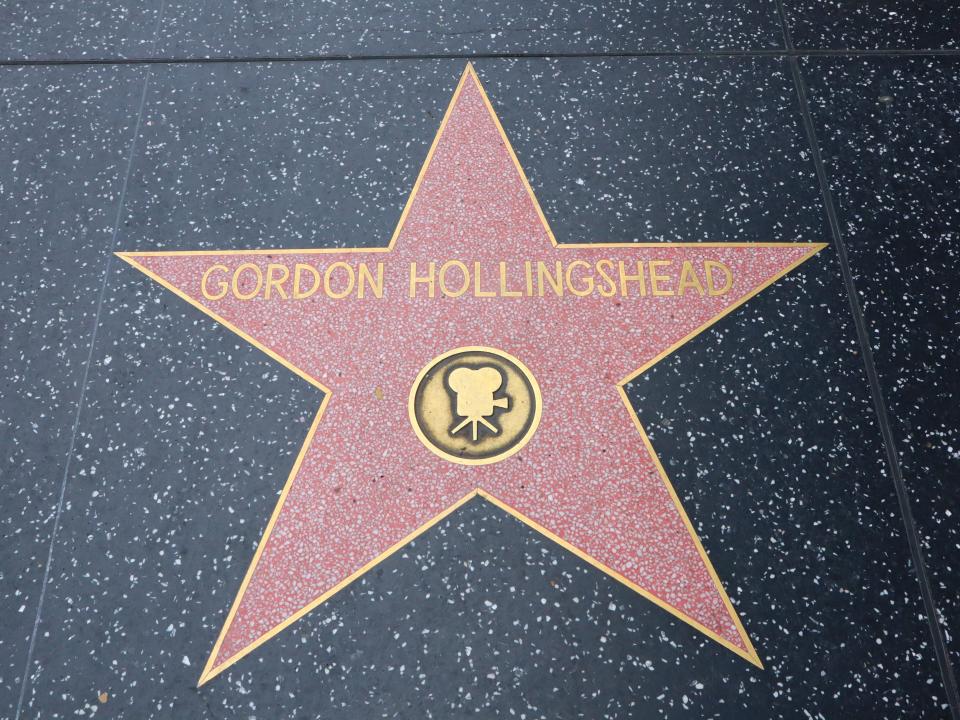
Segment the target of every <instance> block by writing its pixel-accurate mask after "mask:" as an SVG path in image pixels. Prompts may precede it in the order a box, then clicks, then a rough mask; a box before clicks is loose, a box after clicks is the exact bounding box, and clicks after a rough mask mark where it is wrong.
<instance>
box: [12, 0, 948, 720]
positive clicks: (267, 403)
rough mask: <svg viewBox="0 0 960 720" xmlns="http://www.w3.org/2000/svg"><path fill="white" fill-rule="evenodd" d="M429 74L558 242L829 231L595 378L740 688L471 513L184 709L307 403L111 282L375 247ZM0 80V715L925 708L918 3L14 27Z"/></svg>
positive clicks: (613, 5) (695, 651)
mask: <svg viewBox="0 0 960 720" xmlns="http://www.w3.org/2000/svg"><path fill="white" fill-rule="evenodd" d="M501 55H511V56H527V57H497V56H501ZM347 56H349V57H347ZM270 58H284V61H283V62H270V61H269V60H270ZM468 59H473V60H474V61H475V63H474V64H475V67H476V70H477V73H478V74H479V76H480V78H481V79H482V81H483V84H484V86H485V88H486V90H487V92H488V93H489V95H490V99H491V101H492V103H493V105H494V106H495V108H496V111H497V113H498V115H499V117H500V119H501V120H502V122H503V125H504V129H505V132H506V134H507V136H508V137H509V138H510V140H511V142H512V143H513V147H514V148H515V150H516V152H517V155H518V157H519V161H520V163H521V164H522V166H523V168H524V170H525V171H526V173H527V175H528V177H529V179H530V183H531V185H532V187H533V190H534V192H535V193H536V195H537V197H538V198H539V201H540V203H541V205H542V207H543V211H544V213H545V215H546V216H547V218H548V219H549V221H550V224H551V226H552V228H553V231H554V233H555V234H556V237H557V240H558V242H560V243H589V242H648V243H653V242H664V243H668V242H673V243H677V242H690V243H694V242H696V243H699V242H737V243H749V242H770V241H775V242H818V243H819V242H824V243H828V244H829V246H828V247H827V248H826V249H825V250H823V251H822V252H821V253H819V254H818V255H817V256H816V257H814V258H813V259H811V260H809V261H808V262H806V263H805V264H804V265H803V266H802V267H800V268H799V269H798V270H796V271H794V272H793V273H792V274H790V275H788V276H786V277H785V278H783V279H782V280H780V281H778V282H777V283H776V284H774V285H773V286H772V287H770V288H768V289H766V290H765V291H764V292H762V293H761V294H759V295H757V296H756V297H754V298H753V299H751V300H750V301H749V302H748V303H746V304H745V305H744V306H743V307H741V308H739V309H738V310H736V311H735V312H733V313H732V314H730V315H728V316H727V317H725V318H723V319H722V320H721V321H720V322H718V323H717V324H715V325H713V326H712V327H711V328H710V329H709V330H707V331H706V332H704V333H702V334H701V335H699V336H698V337H696V338H694V339H693V340H691V341H690V342H688V343H687V344H685V345H684V346H683V347H682V348H680V349H679V350H678V351H677V352H676V353H674V354H673V355H671V356H669V357H668V358H666V359H664V360H663V361H661V362H660V363H658V364H657V365H656V366H654V367H653V368H651V369H650V370H649V371H647V372H646V373H644V374H643V375H642V376H641V377H639V378H638V379H636V380H635V381H633V382H632V383H630V384H629V385H628V386H627V388H626V390H627V394H628V397H629V399H630V401H631V403H632V404H633V406H634V408H635V409H636V412H637V415H638V417H639V419H640V420H641V422H642V423H643V425H644V426H645V427H646V429H647V432H648V433H649V435H650V440H651V442H652V443H653V445H654V446H655V447H656V450H657V453H658V455H659V458H660V460H661V461H662V463H663V465H664V467H665V470H666V472H667V474H668V475H669V476H670V478H671V480H672V481H673V485H674V487H675V489H676V491H677V494H678V496H679V499H680V501H681V502H682V504H683V506H684V507H685V508H686V511H687V513H688V514H689V515H690V518H691V520H692V523H693V527H694V529H695V531H696V532H697V534H698V535H699V537H700V539H701V540H702V542H703V545H704V547H705V549H706V551H707V553H708V555H709V558H710V560H711V561H712V563H713V566H714V567H715V569H716V571H717V574H718V576H719V577H720V578H721V579H722V582H723V585H724V587H725V588H726V591H727V593H728V594H729V596H730V600H731V602H732V604H733V606H734V607H735V608H736V611H737V613H738V614H739V615H740V617H741V618H742V619H743V622H744V626H745V629H746V632H747V633H748V634H749V636H750V638H751V639H752V641H753V643H754V644H755V645H756V647H757V650H758V653H759V656H760V658H761V659H762V662H763V665H764V669H762V670H760V669H758V668H756V667H754V666H752V665H750V664H748V663H746V662H745V661H744V660H743V659H742V658H740V657H738V656H737V655H734V654H732V653H731V652H729V650H727V649H725V648H723V647H720V646H719V645H718V644H717V643H715V642H713V641H712V640H710V639H709V638H708V637H706V636H705V635H703V634H701V633H700V632H698V631H697V630H695V629H694V628H693V627H691V626H690V625H688V624H686V623H684V622H681V621H680V620H678V619H677V618H676V617H674V616H673V615H671V614H669V613H667V612H664V611H663V610H662V609H660V608H658V607H657V606H656V605H654V604H653V603H651V602H649V601H648V600H646V599H645V598H644V597H641V596H640V595H638V594H637V593H635V592H634V591H632V590H630V589H629V588H628V587H626V586H624V585H622V584H620V583H619V582H617V581H616V580H614V579H613V578H612V577H610V576H608V575H606V574H604V573H603V572H601V571H600V570H598V569H597V568H595V567H593V566H591V565H590V564H588V563H586V562H584V561H583V560H581V559H580V558H578V557H576V556H575V555H573V554H571V553H569V552H567V551H566V550H564V549H563V548H562V547H561V546H559V545H556V544H554V543H553V542H551V541H550V540H548V539H547V538H545V537H543V536H542V535H540V534H538V533H537V532H535V531H534V530H532V529H531V528H530V527H528V526H526V525H524V524H523V523H521V522H519V521H518V520H517V519H516V518H514V517H512V516H511V515H509V514H507V513H505V512H503V511H502V510H501V509H499V508H498V507H496V506H495V505H493V504H491V503H488V502H486V501H484V500H482V499H480V498H475V499H473V500H471V501H470V502H468V503H467V504H466V505H464V506H463V507H461V508H460V509H459V510H457V511H455V512H454V513H453V514H451V515H450V516H449V517H447V518H446V519H444V520H443V521H442V522H440V523H439V524H437V525H436V526H435V527H433V528H432V529H430V530H429V531H427V532H426V533H424V534H423V535H421V536H419V537H417V538H416V539H415V540H414V541H413V542H411V543H410V544H409V545H408V546H406V547H405V548H403V549H402V550H400V551H398V552H397V553H395V554H393V555H392V556H390V557H389V558H387V559H386V560H384V561H383V562H382V563H380V564H379V565H377V566H376V567H375V568H374V569H372V570H371V571H370V572H368V573H366V574H365V575H363V576H362V577H361V578H359V579H358V580H356V581H355V582H353V583H352V584H351V585H349V586H348V587H347V588H345V589H344V590H343V591H342V592H340V593H339V594H337V595H335V596H334V597H333V598H331V599H330V600H329V601H327V602H326V603H325V604H323V605H321V606H320V607H318V608H317V609H315V610H313V611H312V612H310V613H309V614H307V615H306V616H305V617H303V618H302V619H300V620H299V621H297V622H296V623H294V624H293V625H291V626H290V627H289V628H287V629H286V630H284V631H283V632H281V633H279V634H278V635H277V636H276V637H274V638H273V639H271V640H270V641H269V642H267V643H265V644H264V645H263V646H262V647H259V648H258V649H257V650H256V651H255V652H253V653H252V654H250V655H249V656H247V657H245V658H243V659H241V660H240V661H239V662H237V663H236V664H235V665H232V666H231V667H230V668H228V669H227V670H226V671H225V672H224V673H223V674H222V675H220V676H218V677H217V678H215V679H214V680H213V681H211V682H209V683H207V684H205V685H203V686H202V687H200V688H198V687H197V679H198V677H199V676H200V672H201V670H202V668H203V665H204V663H205V661H206V659H207V656H208V655H209V653H210V649H211V646H212V644H213V642H214V641H215V640H216V637H217V633H218V632H219V631H220V628H221V627H222V625H223V623H224V618H225V615H226V613H227V610H228V609H229V607H230V604H231V602H232V601H233V599H234V597H235V596H236V594H237V588H238V587H239V586H240V583H241V581H242V579H243V577H244V574H245V572H246V569H247V566H248V564H249V562H250V558H251V556H252V554H253V552H254V550H255V548H256V545H257V543H258V541H259V540H260V538H261V535H262V533H263V530H264V527H265V524H266V522H267V519H268V517H269V515H270V512H271V511H272V509H273V506H274V504H275V503H276V500H277V495H278V493H279V492H280V489H281V488H282V487H283V484H284V481H285V480H286V478H287V475H288V473H289V471H290V468H291V466H292V465H293V463H294V461H295V458H296V457H297V453H298V452H299V450H300V447H301V445H302V443H303V440H304V437H305V436H306V434H307V432H308V428H309V427H310V423H311V420H312V418H313V415H314V413H315V412H316V409H317V407H318V405H319V403H320V401H321V400H322V393H320V392H319V391H318V390H317V389H316V388H314V387H312V386H310V385H309V384H307V383H306V382H305V381H303V380H302V379H301V378H299V377H297V376H295V375H294V374H292V373H290V372H289V371H288V370H287V369H285V368H284V367H282V366H281V365H279V364H277V363H276V362H274V361H273V360H271V359H270V358H269V357H267V356H266V355H264V354H263V353H261V352H259V351H258V350H257V349H256V348H254V347H252V346H251V345H249V344H248V343H246V342H244V341H243V340H242V339H240V338H239V337H237V336H236V335H234V334H232V333H231V332H229V331H228V330H227V329H225V328H224V327H223V326H221V325H220V324H218V323H216V322H214V321H213V320H211V319H210V318H209V317H208V316H206V315H204V314H203V313H201V312H200V311H199V310H197V309H196V308H194V307H191V306H190V305H188V304H187V303H185V302H183V301H182V300H181V299H179V298H177V297H176V296H175V295H173V294H171V293H170V292H168V291H167V290H165V289H164V288H162V287H161V286H160V285H158V284H156V283H154V282H152V281H151V280H150V279H148V278H146V277H144V276H143V275H141V274H140V273H137V272H136V271H134V270H133V269H132V268H130V267H128V266H126V265H125V264H124V263H122V262H120V261H119V260H118V259H117V258H116V257H114V256H113V254H112V253H113V252H114V251H116V250H198V249H203V250H236V249H249V248H303V247H315V248H320V247H356V246H383V245H386V243H387V242H388V240H389V238H390V235H391V233H392V232H393V229H394V227H395V225H396V223H397V219H398V217H399V216H400V213H401V211H402V209H403V207H404V203H405V202H406V199H407V196H408V194H409V192H410V190H411V188H412V186H413V184H414V181H415V179H416V177H417V173H418V171H419V169H420V166H421V164H422V162H423V160H424V157H425V156H426V154H427V150H428V148H429V146H430V143H431V140H432V138H433V135H434V133H435V132H436V130H437V127H438V125H439V123H440V119H441V117H442V116H443V112H444V108H445V107H446V104H447V102H448V101H449V98H450V94H451V92H452V90H453V88H454V87H455V85H456V83H457V79H458V78H459V76H460V73H461V72H462V70H463V67H464V64H465V62H466V60H468ZM145 60H159V61H162V62H160V63H159V64H156V63H153V62H144V61H145ZM210 61H217V62H210ZM0 63H2V64H0V247H2V248H3V258H2V260H3V261H2V263H0V330H2V332H0V383H2V384H0V388H2V391H0V448H2V450H3V453H2V457H0V459H2V465H0V468H2V470H0V533H2V543H0V617H2V618H3V622H2V624H0V718H10V719H12V720H20V719H21V718H23V719H27V718H68V717H69V718H75V717H88V718H89V717H118V718H121V717H122V718H137V719H140V718H238V717H243V718H345V719H349V720H353V719H354V718H364V719H365V718H418V719H419V718H443V719H447V718H467V717H483V718H488V717H490V718H501V717H502V718H511V719H512V718H524V719H527V720H534V719H540V718H543V719H544V720H557V719H561V718H584V719H588V720H594V719H599V718H609V719H611V720H613V719H617V720H620V719H623V718H653V717H655V718H837V717H845V718H861V717H863V718H867V717H868V718H891V719H899V718H953V719H954V720H956V719H957V718H960V700H958V696H957V688H956V679H955V670H954V668H955V666H956V665H957V664H958V663H960V639H958V635H960V603H958V601H957V597H958V594H960V559H958V558H960V531H958V521H960V490H958V482H960V431H958V427H960V411H958V407H960V386H958V378H960V360H958V358H960V340H958V338H960V311H958V300H957V298H958V292H960V281H958V279H957V278H958V277H960V259H958V258H960V249H958V242H960V237H958V227H960V174H958V170H957V164H956V158H957V157H958V153H960V113H958V107H960V105H958V103H960V92H958V87H960V14H958V10H957V6H956V5H952V4H949V5H948V4H939V3H929V2H928V3H920V4H916V3H907V2H900V1H899V0H883V1H882V2H872V3H867V4H859V5H857V7H856V8H853V9H851V7H850V6H849V4H848V3H843V2H839V1H831V2H826V3H813V2H799V1H794V0H777V1H773V0H771V1H768V0H752V1H751V2H732V1H728V0H719V1H718V2H712V3H699V4H697V3H689V2H676V1H674V0H665V1H664V2H653V1H652V0H644V1H643V2H599V3H587V2H579V1H578V0H570V1H562V2H556V3H551V4H529V3H526V4H525V3H505V2H496V3H492V4H479V5H478V4H470V3H462V2H457V1H453V2H441V3H421V2H412V1H405V2H400V3H387V2H372V1H371V2H358V3H346V2H340V1H337V2H325V3H319V2H313V1H309V2H302V3H287V2H268V3H235V2H226V1H225V0H207V2H204V3H199V4H198V3H184V2H174V1H172V0H149V1H147V2H141V3H133V2H124V1H123V0H94V1H92V2H86V3H82V4H76V3H73V4H71V3H61V2H56V3H55V2H41V3H31V2H23V1H22V0H15V1H14V2H12V3H6V4H5V5H4V6H3V7H0Z"/></svg>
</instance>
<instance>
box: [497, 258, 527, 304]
mask: <svg viewBox="0 0 960 720" xmlns="http://www.w3.org/2000/svg"><path fill="white" fill-rule="evenodd" d="M521 295H523V293H522V292H520V291H519V290H507V264H506V263H505V262H503V261H502V260H501V261H500V297H520V296H521Z"/></svg>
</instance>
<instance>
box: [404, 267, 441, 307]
mask: <svg viewBox="0 0 960 720" xmlns="http://www.w3.org/2000/svg"><path fill="white" fill-rule="evenodd" d="M427 267H428V268H429V273H428V274H427V275H425V276H423V277H417V264H416V263H415V262H412V263H410V297H412V298H414V297H416V296H417V283H425V284H426V285H427V288H428V293H427V295H428V296H429V297H433V295H434V293H433V291H434V282H433V281H434V269H435V267H436V264H435V263H433V262H431V263H429V264H428V265H427Z"/></svg>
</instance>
